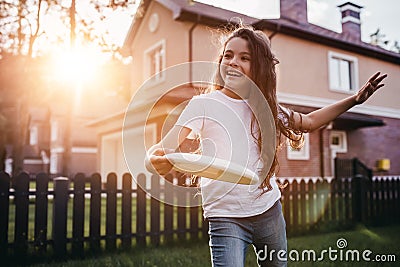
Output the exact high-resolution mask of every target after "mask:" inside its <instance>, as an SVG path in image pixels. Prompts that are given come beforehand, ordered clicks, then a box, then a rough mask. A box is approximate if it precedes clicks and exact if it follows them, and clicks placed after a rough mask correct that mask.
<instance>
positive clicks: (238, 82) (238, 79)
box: [220, 37, 251, 97]
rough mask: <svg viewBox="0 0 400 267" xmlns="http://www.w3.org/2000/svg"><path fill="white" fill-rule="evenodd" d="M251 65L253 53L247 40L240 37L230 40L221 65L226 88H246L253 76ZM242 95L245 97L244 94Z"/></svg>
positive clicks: (235, 89)
mask: <svg viewBox="0 0 400 267" xmlns="http://www.w3.org/2000/svg"><path fill="white" fill-rule="evenodd" d="M250 66H251V54H250V50H249V48H248V43H247V41H246V40H245V39H243V38H240V37H234V38H232V39H231V40H229V41H228V43H227V44H226V47H225V50H224V53H223V55H222V60H221V65H220V74H221V77H222V79H223V81H224V83H225V88H229V89H231V90H232V89H233V90H234V91H237V90H244V89H246V87H247V86H246V84H247V83H248V82H249V79H250V78H251V70H250ZM244 87H245V88H244ZM240 96H242V97H243V95H242V94H240Z"/></svg>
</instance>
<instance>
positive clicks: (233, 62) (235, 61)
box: [229, 57, 238, 67]
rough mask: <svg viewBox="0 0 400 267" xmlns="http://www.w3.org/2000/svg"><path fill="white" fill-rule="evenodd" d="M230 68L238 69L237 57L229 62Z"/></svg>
mask: <svg viewBox="0 0 400 267" xmlns="http://www.w3.org/2000/svg"><path fill="white" fill-rule="evenodd" d="M229 66H233V67H237V66H238V64H237V60H236V57H232V58H231V60H230V61H229Z"/></svg>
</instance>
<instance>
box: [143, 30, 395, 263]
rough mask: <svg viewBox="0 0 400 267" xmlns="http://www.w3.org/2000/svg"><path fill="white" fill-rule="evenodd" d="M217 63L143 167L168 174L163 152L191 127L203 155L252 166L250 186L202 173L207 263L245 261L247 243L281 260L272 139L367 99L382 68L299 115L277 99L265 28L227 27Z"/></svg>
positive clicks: (298, 132)
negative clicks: (255, 96)
mask: <svg viewBox="0 0 400 267" xmlns="http://www.w3.org/2000/svg"><path fill="white" fill-rule="evenodd" d="M218 63H219V70H218V71H217V73H216V74H215V77H214V82H215V85H214V88H213V89H214V90H211V92H209V93H206V94H202V95H199V96H195V97H193V99H192V100H191V101H190V102H189V103H188V105H187V106H186V108H185V109H184V111H183V112H182V114H181V116H180V117H179V119H178V121H177V122H176V124H175V125H174V126H173V127H172V129H171V130H170V131H169V132H168V134H166V136H165V137H163V139H162V141H161V142H160V143H158V144H156V145H154V146H152V147H151V148H150V149H149V150H148V156H147V159H146V166H147V168H148V169H149V171H151V172H157V173H158V174H160V175H164V174H166V173H168V172H169V171H170V170H171V168H172V165H171V163H170V162H169V161H168V160H167V159H166V157H165V156H164V155H165V154H166V153H169V152H172V151H174V150H175V149H177V148H178V147H179V145H180V144H181V143H182V142H183V141H184V139H185V138H186V137H187V136H188V135H189V134H191V133H192V132H193V133H194V134H196V135H197V136H199V138H200V140H201V152H202V153H203V154H206V155H212V156H215V157H220V158H225V159H229V160H232V161H234V162H238V163H241V164H243V165H246V166H247V167H248V168H250V169H253V170H254V171H256V172H258V173H259V174H260V175H261V176H260V177H263V179H261V182H260V183H259V184H258V185H254V186H249V185H241V184H232V183H227V182H223V181H217V180H210V179H206V178H201V180H200V188H201V194H202V205H203V210H204V216H205V217H206V218H208V221H209V236H210V241H209V245H210V251H211V260H212V265H213V266H244V262H245V255H246V251H247V248H248V246H249V244H252V245H253V246H254V248H255V252H256V254H257V258H258V263H259V265H260V266H286V258H287V255H286V249H287V248H286V246H287V245H286V243H287V242H286V229H285V221H284V218H283V214H282V209H281V204H280V201H279V199H280V197H281V193H280V189H279V187H282V185H280V184H279V183H278V182H277V180H276V179H275V176H274V173H275V171H277V165H278V162H277V155H276V151H277V149H278V146H279V142H278V143H277V144H276V143H275V141H276V140H275V138H276V137H278V138H279V137H280V136H281V135H284V136H285V137H287V138H289V139H290V141H291V145H292V146H296V147H297V146H301V143H302V140H303V138H302V133H304V132H311V131H313V130H315V129H318V128H320V127H321V126H323V125H325V124H327V123H329V122H330V121H332V120H333V119H335V118H336V117H337V116H339V115H340V114H342V113H343V112H345V111H346V110H348V109H350V108H351V107H353V106H354V105H358V104H361V103H363V102H364V101H366V100H367V99H368V98H369V97H370V96H371V95H372V94H373V93H374V92H375V91H376V90H377V89H379V88H381V87H382V86H383V84H381V81H382V80H383V79H384V78H385V77H386V76H387V75H380V73H376V74H375V75H373V76H372V77H371V78H370V79H369V80H368V82H367V83H366V84H365V85H364V86H363V87H362V88H361V89H360V90H359V91H358V93H357V94H356V95H353V96H350V97H348V98H346V99H344V100H341V101H339V102H337V103H334V104H332V105H329V106H326V107H324V108H322V109H319V110H316V111H314V112H311V113H309V114H301V113H298V112H295V111H292V110H288V109H285V108H283V107H281V106H280V105H279V104H278V103H277V97H276V72H275V65H276V64H277V63H278V60H277V59H276V58H275V56H274V55H273V53H272V52H271V47H270V42H269V39H268V37H267V36H266V35H265V34H264V33H263V32H261V31H256V30H253V29H252V28H249V27H244V26H240V27H239V28H237V29H236V30H234V31H233V32H231V34H230V35H229V36H228V38H227V39H226V41H225V43H224V45H223V50H222V53H221V55H220V57H219V59H218ZM247 77H248V78H249V79H250V80H248V79H247ZM252 84H255V85H256V87H255V86H252ZM255 88H257V89H255ZM252 90H260V92H261V93H262V95H263V96H264V98H265V101H266V102H267V103H268V105H267V106H268V107H269V109H270V110H269V111H268V112H270V114H272V115H271V116H272V117H273V124H274V125H273V126H274V127H273V129H276V136H274V135H272V136H271V135H269V136H267V135H263V134H262V131H263V128H264V126H265V122H264V121H261V120H257V116H256V115H257V113H258V111H257V109H259V106H258V105H257V106H255V107H252V106H251V102H250V100H249V98H250V96H251V95H252V92H253V91H252ZM268 112H267V111H265V112H264V113H268ZM261 113H262V112H261ZM267 127H268V125H267ZM243 133H244V134H243ZM243 137H244V138H243ZM267 138H268V139H267ZM271 142H272V143H273V144H274V150H275V151H273V152H272V154H271V152H268V151H267V149H264V147H267V146H263V144H266V143H271ZM275 144H276V145H275ZM268 154H269V155H268ZM267 162H271V163H270V164H267Z"/></svg>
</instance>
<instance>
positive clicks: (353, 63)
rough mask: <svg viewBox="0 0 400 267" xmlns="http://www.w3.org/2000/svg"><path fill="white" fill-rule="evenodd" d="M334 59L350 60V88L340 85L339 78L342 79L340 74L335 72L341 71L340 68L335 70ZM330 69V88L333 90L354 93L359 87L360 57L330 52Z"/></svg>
mask: <svg viewBox="0 0 400 267" xmlns="http://www.w3.org/2000/svg"><path fill="white" fill-rule="evenodd" d="M333 60H342V61H347V62H350V69H349V71H350V72H351V74H350V75H351V76H350V88H344V87H343V86H342V85H340V81H339V82H338V80H337V79H340V77H338V75H340V74H338V75H336V74H335V73H339V72H340V70H338V71H335V68H336V67H335V65H334V61H333ZM328 71H329V89H330V90H332V91H336V92H340V93H347V94H353V93H355V92H356V91H357V89H358V59H357V57H354V56H350V55H346V54H341V53H337V52H333V51H329V52H328Z"/></svg>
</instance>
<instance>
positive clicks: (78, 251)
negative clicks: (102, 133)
mask: <svg viewBox="0 0 400 267" xmlns="http://www.w3.org/2000/svg"><path fill="white" fill-rule="evenodd" d="M85 180H86V178H85V175H84V174H83V173H78V174H76V175H75V177H74V180H73V182H74V189H73V190H74V191H73V192H74V199H73V206H72V214H73V219H72V252H73V254H74V255H76V256H82V255H83V245H84V229H85V228H84V226H85V225H84V223H85Z"/></svg>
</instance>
